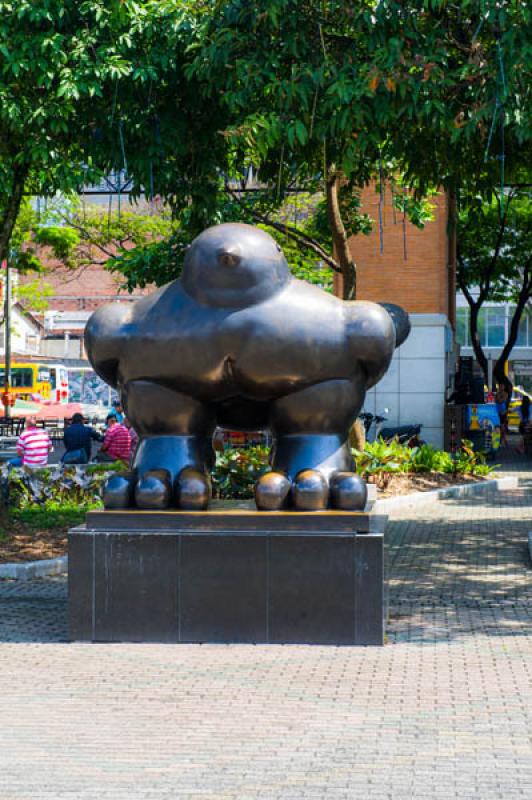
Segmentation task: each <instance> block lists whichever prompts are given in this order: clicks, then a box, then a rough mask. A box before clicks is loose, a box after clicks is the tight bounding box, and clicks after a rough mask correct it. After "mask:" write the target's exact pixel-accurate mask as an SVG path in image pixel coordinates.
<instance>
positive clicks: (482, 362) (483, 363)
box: [469, 303, 491, 388]
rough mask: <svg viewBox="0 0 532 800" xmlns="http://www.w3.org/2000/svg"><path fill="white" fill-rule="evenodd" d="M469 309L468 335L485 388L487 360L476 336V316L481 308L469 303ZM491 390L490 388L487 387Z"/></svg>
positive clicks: (476, 304) (477, 304)
mask: <svg viewBox="0 0 532 800" xmlns="http://www.w3.org/2000/svg"><path fill="white" fill-rule="evenodd" d="M469 308H470V309H471V313H470V315H469V335H470V336H471V346H472V348H473V351H474V353H475V358H476V359H477V363H478V365H479V367H480V369H481V371H482V374H483V375H484V383H485V384H486V386H487V385H488V360H487V358H486V356H485V355H484V350H483V349H482V345H481V343H480V337H479V335H478V314H479V311H480V308H481V305H480V304H479V303H473V304H472V305H471V303H470V304H469ZM488 388H491V387H488Z"/></svg>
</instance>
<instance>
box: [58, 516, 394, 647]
mask: <svg viewBox="0 0 532 800" xmlns="http://www.w3.org/2000/svg"><path fill="white" fill-rule="evenodd" d="M139 513H140V514H142V517H139ZM139 519H140V520H141V521H139ZM385 519H386V518H385V517H382V516H378V515H375V514H371V513H369V514H368V513H365V512H364V513H353V512H323V513H315V514H305V513H303V514H299V513H297V512H287V513H283V512H276V513H273V514H265V513H260V514H258V513H257V512H252V511H247V510H245V509H243V508H239V509H231V510H229V511H228V510H225V511H218V510H213V511H208V512H159V513H155V512H135V511H132V512H128V513H127V514H125V513H123V512H118V513H117V512H91V514H89V515H88V517H87V524H86V525H85V526H81V527H79V528H74V529H72V530H71V531H70V532H69V578H68V580H69V587H68V588H69V624H70V637H71V639H73V640H78V641H92V642H249V643H307V644H332V645H382V644H383V638H384V626H383V583H384V576H383V531H384V524H385Z"/></svg>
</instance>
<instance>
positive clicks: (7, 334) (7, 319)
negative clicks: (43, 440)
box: [4, 254, 11, 419]
mask: <svg viewBox="0 0 532 800" xmlns="http://www.w3.org/2000/svg"><path fill="white" fill-rule="evenodd" d="M10 261H11V256H10V254H9V255H8V256H7V258H6V278H5V286H4V352H5V364H4V394H5V398H6V400H7V399H8V396H9V389H10V388H11V276H10V269H9V265H10ZM4 415H5V418H6V419H9V417H10V416H11V406H10V405H9V403H6V404H5V406H4Z"/></svg>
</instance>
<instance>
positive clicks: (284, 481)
mask: <svg viewBox="0 0 532 800" xmlns="http://www.w3.org/2000/svg"><path fill="white" fill-rule="evenodd" d="M290 489H291V484H290V481H289V480H288V478H287V477H286V475H283V474H282V472H266V473H265V474H264V475H261V477H260V478H259V479H258V481H257V483H256V484H255V503H256V504H257V508H258V509H259V511H279V510H280V509H281V508H284V507H285V506H286V505H287V502H288V496H289V494H290Z"/></svg>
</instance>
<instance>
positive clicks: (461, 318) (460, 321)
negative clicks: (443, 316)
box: [456, 306, 469, 347]
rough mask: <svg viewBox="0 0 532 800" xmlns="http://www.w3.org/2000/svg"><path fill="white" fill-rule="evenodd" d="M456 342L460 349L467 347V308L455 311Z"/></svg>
mask: <svg viewBox="0 0 532 800" xmlns="http://www.w3.org/2000/svg"><path fill="white" fill-rule="evenodd" d="M456 342H457V344H459V345H460V347H469V308H467V307H465V306H464V307H463V308H457V309H456Z"/></svg>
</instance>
